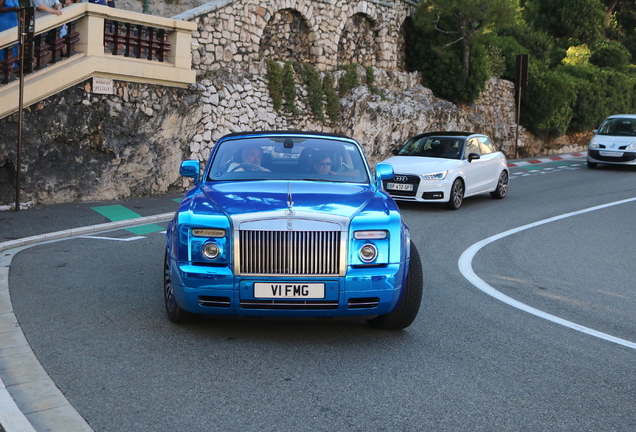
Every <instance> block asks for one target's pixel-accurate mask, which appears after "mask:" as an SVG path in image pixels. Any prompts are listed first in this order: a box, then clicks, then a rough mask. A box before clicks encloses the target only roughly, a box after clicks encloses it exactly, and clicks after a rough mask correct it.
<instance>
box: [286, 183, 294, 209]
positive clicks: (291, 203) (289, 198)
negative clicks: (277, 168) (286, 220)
mask: <svg viewBox="0 0 636 432" xmlns="http://www.w3.org/2000/svg"><path fill="white" fill-rule="evenodd" d="M293 206H294V201H292V191H291V183H287V208H288V209H289V210H288V211H287V214H288V215H293V214H294V211H293V210H292V207H293Z"/></svg>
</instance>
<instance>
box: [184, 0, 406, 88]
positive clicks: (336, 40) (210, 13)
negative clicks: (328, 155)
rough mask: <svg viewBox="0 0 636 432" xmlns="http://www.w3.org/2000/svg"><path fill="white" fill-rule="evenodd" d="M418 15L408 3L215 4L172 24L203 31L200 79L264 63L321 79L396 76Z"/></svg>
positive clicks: (279, 0)
mask: <svg viewBox="0 0 636 432" xmlns="http://www.w3.org/2000/svg"><path fill="white" fill-rule="evenodd" d="M412 10H413V2H411V1H406V0H394V1H392V2H384V1H378V0H367V1H353V0H339V1H333V0H272V1H269V2H260V1H258V0H236V1H230V0H217V1H214V2H211V3H207V4H205V5H202V6H200V7H198V8H195V9H192V10H189V11H187V12H184V13H182V14H180V15H177V16H175V17H174V18H175V19H181V20H185V21H194V22H195V23H196V24H197V26H198V30H197V31H196V32H195V33H194V34H193V37H194V38H195V39H196V43H197V44H198V47H197V49H195V50H194V51H193V58H192V63H193V67H194V69H195V70H196V71H197V75H199V76H201V75H205V74H206V73H207V72H209V71H215V70H218V69H222V68H225V67H228V66H230V65H231V64H233V63H243V64H244V63H248V62H252V61H258V60H261V59H263V58H272V59H277V60H298V61H304V62H307V63H311V64H313V65H314V66H316V67H317V68H318V69H319V70H323V71H324V70H333V69H335V68H336V67H337V66H339V65H344V64H352V63H357V64H360V65H362V66H377V67H380V68H387V69H396V68H397V67H398V66H399V65H401V64H402V63H403V57H404V52H403V39H404V35H403V33H404V29H403V25H404V22H405V21H406V20H407V18H408V17H409V16H410V14H411V13H412Z"/></svg>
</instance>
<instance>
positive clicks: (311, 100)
mask: <svg viewBox="0 0 636 432" xmlns="http://www.w3.org/2000/svg"><path fill="white" fill-rule="evenodd" d="M300 71H301V77H302V79H303V82H304V83H305V86H306V87H307V105H309V108H310V109H311V112H312V113H313V114H314V116H315V117H316V118H317V119H318V120H320V121H324V120H325V115H324V107H323V105H324V97H325V95H324V92H323V89H322V83H321V82H320V76H319V75H318V71H317V70H316V68H315V67H313V66H312V65H310V64H307V63H303V64H302V65H301V66H300Z"/></svg>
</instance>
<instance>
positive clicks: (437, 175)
mask: <svg viewBox="0 0 636 432" xmlns="http://www.w3.org/2000/svg"><path fill="white" fill-rule="evenodd" d="M447 173H448V171H442V172H439V173H435V174H422V178H423V179H424V180H444V179H445V178H446V174H447Z"/></svg>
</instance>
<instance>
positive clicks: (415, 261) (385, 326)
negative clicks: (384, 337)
mask: <svg viewBox="0 0 636 432" xmlns="http://www.w3.org/2000/svg"><path fill="white" fill-rule="evenodd" d="M423 284H424V282H423V276H422V261H421V259H420V254H419V252H418V251H417V248H416V247H415V244H414V243H413V242H411V260H410V261H409V274H408V276H407V279H406V285H405V286H404V292H403V293H402V298H400V301H399V303H398V304H397V305H396V306H395V308H394V309H393V310H392V311H391V312H389V313H388V314H384V315H378V316H377V317H375V318H372V319H369V320H367V322H368V323H369V325H370V326H371V327H373V328H376V329H380V330H402V329H404V328H406V327H408V326H410V325H411V324H412V323H413V321H415V318H416V317H417V314H418V313H419V311H420V304H421V303H422V286H423Z"/></svg>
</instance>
